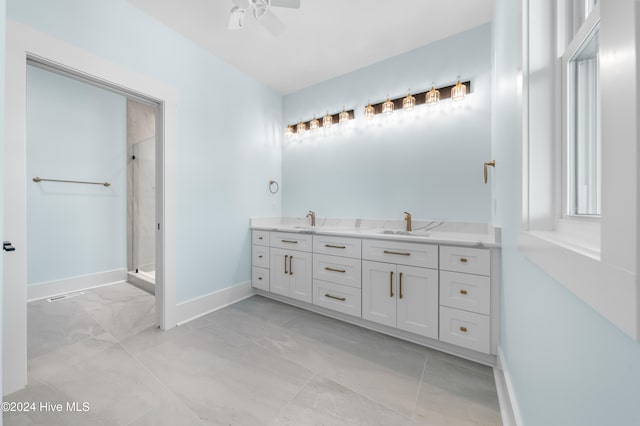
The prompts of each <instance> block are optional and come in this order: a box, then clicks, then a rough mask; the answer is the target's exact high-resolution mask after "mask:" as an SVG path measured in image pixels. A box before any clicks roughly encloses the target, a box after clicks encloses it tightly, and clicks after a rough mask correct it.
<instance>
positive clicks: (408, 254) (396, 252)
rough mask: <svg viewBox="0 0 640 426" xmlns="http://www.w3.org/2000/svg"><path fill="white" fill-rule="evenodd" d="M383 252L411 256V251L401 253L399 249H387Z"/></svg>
mask: <svg viewBox="0 0 640 426" xmlns="http://www.w3.org/2000/svg"><path fill="white" fill-rule="evenodd" d="M383 253H384V254H397V255H398V256H411V253H401V252H399V251H389V250H385V251H384V252H383Z"/></svg>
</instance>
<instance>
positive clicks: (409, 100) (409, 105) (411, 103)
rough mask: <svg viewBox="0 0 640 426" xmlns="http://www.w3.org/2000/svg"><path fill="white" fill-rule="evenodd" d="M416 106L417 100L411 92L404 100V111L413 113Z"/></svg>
mask: <svg viewBox="0 0 640 426" xmlns="http://www.w3.org/2000/svg"><path fill="white" fill-rule="evenodd" d="M415 106H416V98H414V97H413V96H411V90H409V93H408V94H407V96H405V98H404V99H403V100H402V109H403V110H405V111H411V110H412V109H413V108H415Z"/></svg>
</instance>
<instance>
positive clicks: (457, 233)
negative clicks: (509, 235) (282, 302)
mask: <svg viewBox="0 0 640 426" xmlns="http://www.w3.org/2000/svg"><path fill="white" fill-rule="evenodd" d="M250 227H251V229H258V230H264V231H281V232H296V233H304V234H317V235H337V236H343V237H356V238H372V239H379V240H394V241H406V242H424V243H433V244H454V245H459V246H470V247H487V248H491V247H500V228H497V227H494V226H493V225H490V224H487V223H468V222H445V221H439V220H413V221H412V228H413V231H412V232H406V231H405V227H406V223H405V221H404V220H378V219H333V218H316V226H314V227H312V226H310V224H309V219H308V218H304V217H302V218H298V217H257V218H251V225H250Z"/></svg>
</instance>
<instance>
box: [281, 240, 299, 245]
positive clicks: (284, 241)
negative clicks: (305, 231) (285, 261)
mask: <svg viewBox="0 0 640 426" xmlns="http://www.w3.org/2000/svg"><path fill="white" fill-rule="evenodd" d="M280 241H282V242H283V243H290V244H298V242H297V241H292V240H280Z"/></svg>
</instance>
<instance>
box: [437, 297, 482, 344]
mask: <svg viewBox="0 0 640 426" xmlns="http://www.w3.org/2000/svg"><path fill="white" fill-rule="evenodd" d="M489 318H490V317H488V316H487V315H482V314H474V313H471V312H467V311H462V310H460V309H452V308H447V307H446V306H440V340H441V341H443V342H447V343H451V344H453V345H458V346H462V347H464V348H468V349H472V350H474V351H478V352H482V353H485V354H488V353H490V351H491V339H490V336H491V331H490V321H489Z"/></svg>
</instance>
